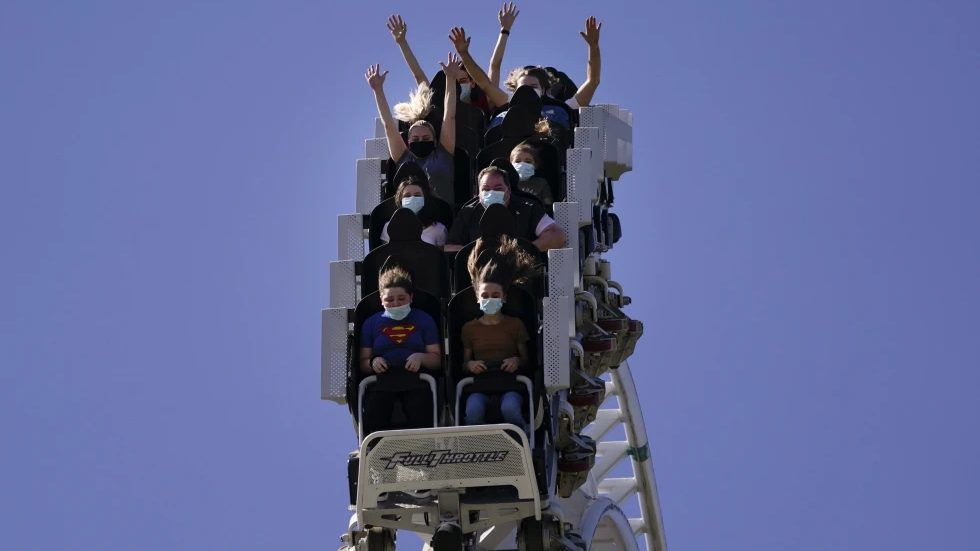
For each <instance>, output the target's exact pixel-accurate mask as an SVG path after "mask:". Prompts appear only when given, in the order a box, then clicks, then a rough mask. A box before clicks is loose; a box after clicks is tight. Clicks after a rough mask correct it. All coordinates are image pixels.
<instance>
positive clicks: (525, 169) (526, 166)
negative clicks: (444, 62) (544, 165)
mask: <svg viewBox="0 0 980 551" xmlns="http://www.w3.org/2000/svg"><path fill="white" fill-rule="evenodd" d="M514 170H516V171H517V175H518V176H520V177H521V181H522V182H523V181H525V180H529V179H530V178H531V176H534V165H533V164H531V163H514Z"/></svg>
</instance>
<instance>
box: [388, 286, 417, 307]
mask: <svg viewBox="0 0 980 551" xmlns="http://www.w3.org/2000/svg"><path fill="white" fill-rule="evenodd" d="M411 303H412V295H410V294H408V293H406V292H405V288H404V287H389V288H387V289H382V290H381V304H383V305H384V306H385V307H387V308H395V307H396V306H404V305H406V304H411Z"/></svg>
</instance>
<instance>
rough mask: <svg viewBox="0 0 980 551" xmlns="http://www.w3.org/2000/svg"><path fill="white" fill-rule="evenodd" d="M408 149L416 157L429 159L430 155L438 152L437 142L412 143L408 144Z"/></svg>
mask: <svg viewBox="0 0 980 551" xmlns="http://www.w3.org/2000/svg"><path fill="white" fill-rule="evenodd" d="M408 148H409V149H410V150H411V151H412V154H414V155H415V156H416V157H428V156H429V154H431V153H432V152H433V151H435V150H436V142H433V141H428V142H412V143H410V144H408Z"/></svg>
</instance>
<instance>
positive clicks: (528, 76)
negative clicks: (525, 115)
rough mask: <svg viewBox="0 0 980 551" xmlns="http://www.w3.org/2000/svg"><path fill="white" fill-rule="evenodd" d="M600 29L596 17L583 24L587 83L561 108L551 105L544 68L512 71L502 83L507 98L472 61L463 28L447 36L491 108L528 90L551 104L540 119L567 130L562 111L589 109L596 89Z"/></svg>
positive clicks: (497, 120) (558, 103)
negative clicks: (520, 88) (522, 88)
mask: <svg viewBox="0 0 980 551" xmlns="http://www.w3.org/2000/svg"><path fill="white" fill-rule="evenodd" d="M600 29H602V23H599V22H598V21H596V18H595V17H589V18H588V19H586V20H585V31H584V32H580V33H579V34H580V35H581V36H582V39H583V40H585V43H586V44H588V46H589V60H588V64H587V66H586V80H585V82H584V83H583V84H582V85H581V86H579V88H578V90H576V92H575V95H574V96H572V97H571V98H569V99H568V100H566V101H565V102H564V105H562V102H561V101H554V100H553V97H552V96H551V95H550V94H549V92H550V91H551V90H550V89H551V85H552V82H551V81H552V78H551V76H549V75H548V71H547V70H545V69H544V68H542V67H536V66H525V67H519V68H517V69H514V70H513V71H511V73H510V74H509V75H508V77H507V79H506V81H505V87H506V88H507V89H508V90H509V91H510V93H509V94H508V93H507V92H505V91H504V90H502V89H500V87H499V86H497V84H496V83H494V82H492V81H491V80H490V77H489V76H488V75H487V74H486V73H485V72H484V71H483V69H482V68H481V67H480V65H479V64H478V63H477V62H476V60H475V59H473V56H472V55H471V54H470V52H469V49H470V38H469V37H467V36H466V31H465V30H464V29H463V28H462V27H453V28H452V29H451V30H450V32H449V40H450V41H452V43H453V46H454V47H455V48H456V51H457V52H458V53H459V57H460V58H461V59H462V60H463V66H464V67H465V69H466V72H467V73H468V74H469V75H470V76H471V77H472V78H473V80H474V81H475V82H476V84H477V86H479V87H480V89H481V90H483V91H484V92H485V93H486V95H487V99H488V100H489V101H490V103H491V104H492V105H494V106H496V107H498V108H505V107H506V106H507V105H508V104H509V102H510V98H511V95H513V93H514V91H515V90H517V88H519V87H521V86H530V87H531V88H533V89H534V91H535V92H537V94H538V96H539V97H541V98H542V99H545V100H552V101H546V102H545V104H544V105H543V106H542V109H541V116H542V117H543V118H545V119H547V120H549V121H550V122H554V123H557V124H560V125H562V126H564V127H565V128H570V127H571V121H570V120H569V119H568V115H567V113H568V112H567V111H566V110H565V107H567V108H569V109H578V108H579V107H585V106H587V105H589V103H590V102H591V101H592V97H593V96H594V95H595V91H596V89H597V88H598V87H599V79H600V73H601V66H602V62H601V56H600V53H599V31H600ZM504 113H505V111H502V112H499V113H497V115H496V116H495V117H494V119H493V120H492V121H491V122H490V127H493V126H495V125H497V124H500V123H501V122H502V120H503V115H504Z"/></svg>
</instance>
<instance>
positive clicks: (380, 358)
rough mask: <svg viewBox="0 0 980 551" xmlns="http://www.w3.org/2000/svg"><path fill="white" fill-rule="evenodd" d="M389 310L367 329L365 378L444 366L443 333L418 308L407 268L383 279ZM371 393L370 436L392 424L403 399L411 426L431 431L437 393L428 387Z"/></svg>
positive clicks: (365, 417) (367, 406) (367, 408)
mask: <svg viewBox="0 0 980 551" xmlns="http://www.w3.org/2000/svg"><path fill="white" fill-rule="evenodd" d="M378 289H379V291H378V292H379V294H380V295H381V304H382V306H384V312H378V313H377V314H374V315H373V316H371V317H370V318H368V319H367V320H366V321H365V322H364V324H363V325H362V327H361V350H360V367H361V372H362V373H364V374H365V375H377V376H378V377H379V379H381V378H382V377H385V376H386V375H387V374H388V373H389V372H390V371H391V370H393V369H398V368H404V370H405V371H407V372H409V373H418V372H419V371H420V370H421V369H423V368H424V369H427V370H436V369H439V368H440V367H441V366H442V349H441V347H440V345H439V330H438V328H437V327H436V324H435V321H433V319H432V317H431V316H429V314H427V313H425V312H423V311H421V310H413V309H412V294H413V293H414V288H413V286H412V280H411V278H410V277H409V276H408V274H407V273H406V272H405V271H404V270H402V269H401V268H398V267H395V268H390V269H388V270H386V271H385V272H384V273H383V274H381V276H380V277H379V278H378ZM377 386H380V387H381V388H382V389H375V390H370V387H368V388H369V390H368V392H367V393H366V394H365V396H364V403H363V408H364V411H363V412H362V414H361V422H362V423H364V434H365V435H367V434H370V433H371V432H374V431H377V430H383V429H384V428H385V427H386V426H388V425H390V424H391V414H392V411H393V409H394V407H395V403H396V402H398V401H400V402H401V404H402V409H403V410H404V411H405V416H406V417H407V419H408V423H409V426H410V427H411V428H416V427H431V426H432V425H433V421H434V420H433V418H432V393H431V392H430V391H429V390H428V389H426V388H410V389H407V390H398V389H391V388H384V386H385V385H377Z"/></svg>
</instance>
